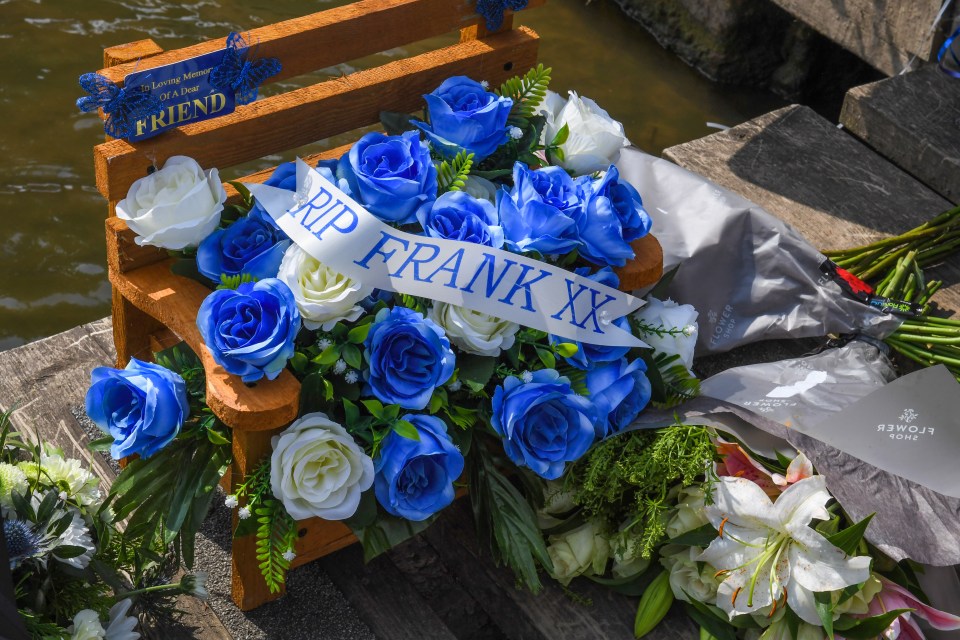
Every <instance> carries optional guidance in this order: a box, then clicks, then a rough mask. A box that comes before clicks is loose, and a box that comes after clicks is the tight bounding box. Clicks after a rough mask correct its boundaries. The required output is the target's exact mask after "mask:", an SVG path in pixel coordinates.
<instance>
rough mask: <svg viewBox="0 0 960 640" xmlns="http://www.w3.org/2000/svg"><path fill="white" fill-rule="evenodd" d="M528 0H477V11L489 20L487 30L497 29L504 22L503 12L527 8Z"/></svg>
mask: <svg viewBox="0 0 960 640" xmlns="http://www.w3.org/2000/svg"><path fill="white" fill-rule="evenodd" d="M527 1H528V0H477V13H479V14H480V15H481V16H483V19H484V20H486V21H487V31H496V30H497V29H499V28H500V26H501V25H502V24H503V13H504V12H505V11H506V10H507V9H510V10H511V11H520V10H521V9H526V8H527Z"/></svg>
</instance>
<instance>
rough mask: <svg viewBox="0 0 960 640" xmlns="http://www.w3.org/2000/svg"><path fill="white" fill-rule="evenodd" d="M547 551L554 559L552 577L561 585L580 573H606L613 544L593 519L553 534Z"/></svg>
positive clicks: (568, 582) (551, 558) (566, 583)
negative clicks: (574, 527) (611, 544)
mask: <svg viewBox="0 0 960 640" xmlns="http://www.w3.org/2000/svg"><path fill="white" fill-rule="evenodd" d="M548 542H549V543H550V546H548V547H547V553H548V554H549V555H550V560H552V561H553V577H554V578H556V580H557V582H559V583H560V584H562V585H568V584H570V581H571V580H573V579H574V578H576V577H577V576H580V575H583V574H588V575H599V574H601V573H603V570H604V568H606V565H607V559H608V558H609V557H610V543H609V542H608V541H607V538H606V536H604V535H603V534H602V532H601V530H600V528H599V527H598V526H597V523H596V522H594V521H590V522H587V523H586V524H583V525H580V526H579V527H577V528H576V529H574V530H572V531H568V532H566V533H564V534H562V535H556V536H550V538H549V539H548Z"/></svg>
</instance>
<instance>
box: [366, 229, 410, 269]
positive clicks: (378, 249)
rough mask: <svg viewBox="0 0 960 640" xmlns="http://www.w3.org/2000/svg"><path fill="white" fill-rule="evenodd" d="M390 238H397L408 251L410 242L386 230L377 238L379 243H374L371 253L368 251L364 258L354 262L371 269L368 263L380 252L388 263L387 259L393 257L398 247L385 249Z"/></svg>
mask: <svg viewBox="0 0 960 640" xmlns="http://www.w3.org/2000/svg"><path fill="white" fill-rule="evenodd" d="M390 240H396V241H397V242H399V243H401V244H402V245H403V250H404V251H406V250H407V247H409V246H410V243H409V242H407V241H406V240H404V239H403V238H400V237H397V236H392V235H390V234H389V233H387V232H386V231H381V232H380V239H379V240H377V244H375V245H373V248H372V249H370V251H369V253H367V255H365V256H364V257H363V259H362V260H354V261H353V264H356V265H360V266H361V267H363V268H364V269H369V268H370V267H369V266H368V265H367V263H368V262H370V260H371V259H372V258H373V256H375V255H377V254H380V255H381V256H383V263H384V264H386V263H387V260H389V259H390V258H391V257H393V254H395V253H396V252H397V250H396V249H391V250H390V251H384V250H383V246H384V245H385V244H387V242H389V241H390Z"/></svg>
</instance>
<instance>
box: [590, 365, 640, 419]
mask: <svg viewBox="0 0 960 640" xmlns="http://www.w3.org/2000/svg"><path fill="white" fill-rule="evenodd" d="M587 390H588V391H589V392H590V399H591V400H593V404H594V405H596V407H597V414H598V418H599V419H598V420H597V423H596V427H597V437H598V438H605V437H607V436H608V435H610V434H613V433H617V432H618V431H620V430H621V429H623V428H625V427H627V426H629V425H630V423H631V422H633V421H634V419H635V418H636V417H637V416H638V415H640V412H641V411H643V409H644V408H645V407H646V406H647V404H648V403H649V402H650V394H651V391H652V388H651V386H650V380H649V379H648V378H647V363H645V362H644V361H643V360H641V359H640V358H637V359H636V360H634V361H633V362H631V363H629V364H628V363H627V359H626V358H621V359H620V360H618V361H616V362H609V363H607V364H602V365H599V366H597V367H594V368H593V369H591V370H590V371H588V372H587Z"/></svg>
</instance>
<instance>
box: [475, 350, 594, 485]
mask: <svg viewBox="0 0 960 640" xmlns="http://www.w3.org/2000/svg"><path fill="white" fill-rule="evenodd" d="M596 419H597V410H596V407H594V405H593V403H592V402H591V401H590V400H589V399H588V398H585V397H583V396H580V395H577V394H576V393H574V391H573V389H571V388H570V381H569V380H567V379H566V378H562V377H560V374H559V373H557V372H556V371H554V370H553V369H541V370H539V371H534V372H533V373H532V374H531V378H530V381H529V382H522V381H521V380H520V379H519V378H507V379H506V380H504V382H503V386H502V387H497V388H496V389H495V390H494V392H493V419H492V420H491V424H492V425H493V428H494V430H496V432H497V433H499V434H500V435H501V436H503V438H504V443H503V445H504V449H505V450H506V452H507V457H508V458H510V460H512V461H513V462H514V463H515V464H516V465H518V466H521V467H529V468H530V469H531V470H532V471H533V472H534V473H536V474H537V475H538V476H540V477H542V478H546V479H547V480H556V479H557V478H559V477H560V476H561V475H563V470H564V467H565V466H566V463H568V462H574V461H575V460H578V459H579V458H580V456H582V455H583V454H584V453H586V452H587V449H589V448H590V445H592V444H593V441H594V439H595V437H596V433H595V431H594V427H593V424H594V422H595V421H596Z"/></svg>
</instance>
